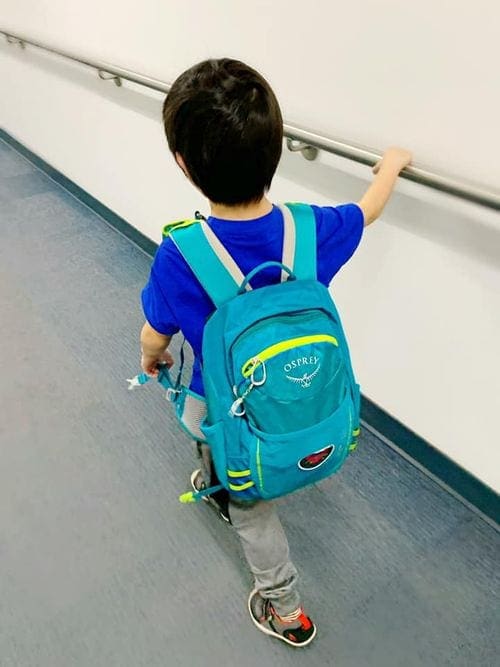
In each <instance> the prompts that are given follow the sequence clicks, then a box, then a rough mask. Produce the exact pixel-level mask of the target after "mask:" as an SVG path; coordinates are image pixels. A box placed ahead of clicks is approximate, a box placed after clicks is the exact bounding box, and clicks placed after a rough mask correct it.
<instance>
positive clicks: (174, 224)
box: [162, 220, 199, 239]
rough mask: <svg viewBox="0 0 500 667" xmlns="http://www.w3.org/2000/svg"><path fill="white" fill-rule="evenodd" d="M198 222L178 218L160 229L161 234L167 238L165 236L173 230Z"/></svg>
mask: <svg viewBox="0 0 500 667" xmlns="http://www.w3.org/2000/svg"><path fill="white" fill-rule="evenodd" d="M197 222H199V221H198V220H178V221H177V222H169V224H168V225H165V227H164V228H163V230H162V236H163V238H164V239H166V238H167V236H170V234H171V233H172V232H175V231H176V230H177V229H182V228H183V227H191V225H194V224H195V223H197Z"/></svg>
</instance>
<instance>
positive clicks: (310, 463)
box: [299, 445, 335, 470]
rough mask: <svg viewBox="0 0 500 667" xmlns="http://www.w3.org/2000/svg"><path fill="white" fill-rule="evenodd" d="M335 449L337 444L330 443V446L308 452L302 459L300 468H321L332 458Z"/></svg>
mask: <svg viewBox="0 0 500 667" xmlns="http://www.w3.org/2000/svg"><path fill="white" fill-rule="evenodd" d="M334 451H335V445H328V447H325V448H324V449H320V450H319V452H314V453H313V454H308V455H307V456H304V458H303V459H300V461H299V468H300V469H301V470H314V469H315V468H319V467H320V466H321V465H323V463H324V462H325V461H327V460H328V459H329V458H330V456H331V455H332V454H333V452H334Z"/></svg>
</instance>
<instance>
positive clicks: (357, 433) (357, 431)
mask: <svg viewBox="0 0 500 667" xmlns="http://www.w3.org/2000/svg"><path fill="white" fill-rule="evenodd" d="M360 433H361V429H360V428H356V429H354V431H353V432H352V434H353V435H354V436H355V437H356V436H358V435H359V434H360Z"/></svg>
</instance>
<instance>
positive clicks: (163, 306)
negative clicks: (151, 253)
mask: <svg viewBox="0 0 500 667" xmlns="http://www.w3.org/2000/svg"><path fill="white" fill-rule="evenodd" d="M167 277H168V263H167V258H166V255H165V253H164V252H163V248H162V246H160V248H159V249H158V251H157V253H156V256H155V259H154V261H153V265H152V267H151V273H150V275H149V280H148V283H147V284H146V286H145V287H144V289H143V290H142V295H141V298H142V309H143V311H144V315H145V317H146V320H147V321H148V322H149V324H150V325H151V326H152V327H153V329H155V331H158V333H160V334H163V335H164V336H173V335H174V334H176V333H177V332H178V331H179V329H180V327H179V325H178V324H177V321H176V317H175V315H174V313H173V311H172V309H171V307H170V305H169V303H168V298H167V295H166V294H165V292H164V290H163V288H162V285H164V284H165V282H166V279H167Z"/></svg>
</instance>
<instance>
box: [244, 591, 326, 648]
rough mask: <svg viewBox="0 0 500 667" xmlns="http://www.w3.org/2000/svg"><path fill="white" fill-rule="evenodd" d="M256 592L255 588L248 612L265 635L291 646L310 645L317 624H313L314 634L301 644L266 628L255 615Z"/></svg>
mask: <svg viewBox="0 0 500 667" xmlns="http://www.w3.org/2000/svg"><path fill="white" fill-rule="evenodd" d="M256 593H257V589H256V588H254V589H253V591H252V592H251V593H250V595H249V596H248V603H247V606H248V613H249V614H250V618H251V619H252V621H253V624H254V625H255V627H256V628H258V629H259V630H260V631H261V632H263V633H264V634H265V635H268V636H269V637H276V639H281V641H282V642H285V644H289V645H290V646H293V647H294V648H304V646H308V645H309V644H310V643H311V642H312V640H313V639H314V638H315V637H316V626H315V625H314V624H313V625H314V632H313V633H312V635H311V636H310V637H309V639H308V640H307V641H306V642H304V643H301V644H295V643H294V642H292V641H290V640H289V639H287V638H286V637H283V635H280V634H278V633H277V632H274V630H270V629H269V628H265V627H264V626H263V625H261V623H259V621H258V620H257V619H256V618H255V616H254V615H253V612H252V605H251V604H250V603H251V600H252V598H253V596H254V595H255V594H256Z"/></svg>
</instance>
